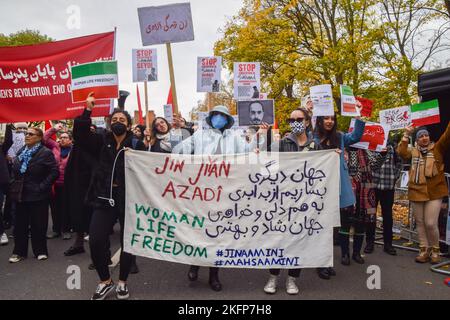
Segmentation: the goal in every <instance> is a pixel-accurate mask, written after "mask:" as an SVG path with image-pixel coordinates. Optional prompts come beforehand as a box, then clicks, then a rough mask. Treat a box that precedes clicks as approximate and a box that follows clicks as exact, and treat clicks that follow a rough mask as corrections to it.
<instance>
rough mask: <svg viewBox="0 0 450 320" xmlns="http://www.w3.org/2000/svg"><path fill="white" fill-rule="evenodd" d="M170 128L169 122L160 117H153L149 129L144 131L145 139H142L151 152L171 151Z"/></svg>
mask: <svg viewBox="0 0 450 320" xmlns="http://www.w3.org/2000/svg"><path fill="white" fill-rule="evenodd" d="M171 129H172V127H171V125H170V124H169V122H168V121H167V120H166V119H164V118H161V117H157V118H155V120H153V122H152V125H151V130H149V129H147V130H146V131H145V136H146V137H147V139H145V140H144V143H145V145H146V146H147V147H148V148H149V149H150V151H151V152H158V153H172V143H171V140H170V130H171Z"/></svg>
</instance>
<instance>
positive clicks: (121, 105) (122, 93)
mask: <svg viewBox="0 0 450 320" xmlns="http://www.w3.org/2000/svg"><path fill="white" fill-rule="evenodd" d="M129 95H130V93H129V92H128V91H122V90H120V91H119V100H118V101H119V104H118V106H119V109H120V110H125V101H126V100H127V98H128V96H129Z"/></svg>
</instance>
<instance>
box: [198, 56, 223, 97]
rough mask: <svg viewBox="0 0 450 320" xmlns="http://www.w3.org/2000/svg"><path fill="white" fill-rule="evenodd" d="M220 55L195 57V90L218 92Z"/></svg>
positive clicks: (220, 70) (220, 66)
mask: <svg viewBox="0 0 450 320" xmlns="http://www.w3.org/2000/svg"><path fill="white" fill-rule="evenodd" d="M221 73H222V57H198V58H197V92H219V91H220V84H221Z"/></svg>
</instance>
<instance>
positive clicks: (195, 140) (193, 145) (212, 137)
mask: <svg viewBox="0 0 450 320" xmlns="http://www.w3.org/2000/svg"><path fill="white" fill-rule="evenodd" d="M206 123H207V124H208V125H209V126H210V127H211V129H207V130H198V131H196V132H195V133H194V134H193V135H192V136H191V137H189V138H187V139H186V140H184V141H183V142H181V143H180V144H178V145H177V146H176V147H175V148H173V150H172V153H175V154H196V155H220V154H238V153H248V152H249V151H253V150H255V149H257V147H258V146H263V145H264V144H265V142H266V141H265V139H264V135H265V134H266V131H267V128H268V127H269V126H268V125H267V124H266V123H264V124H263V125H262V126H261V129H260V131H259V132H258V133H257V135H259V136H260V138H259V139H258V140H259V142H258V143H257V142H256V141H255V140H257V139H253V141H252V142H251V143H248V142H247V141H246V140H245V138H243V137H242V136H241V135H240V134H237V133H235V132H233V131H232V130H230V128H231V127H233V124H234V119H233V117H232V116H231V114H230V112H229V111H228V108H227V107H225V106H216V107H214V108H213V109H212V110H211V112H210V113H209V115H208V117H207V118H206ZM199 269H200V267H198V266H191V267H190V269H189V272H188V278H189V280H190V281H196V280H197V279H198V271H199ZM209 285H210V287H211V289H212V290H214V291H221V290H222V284H221V283H220V280H219V268H209Z"/></svg>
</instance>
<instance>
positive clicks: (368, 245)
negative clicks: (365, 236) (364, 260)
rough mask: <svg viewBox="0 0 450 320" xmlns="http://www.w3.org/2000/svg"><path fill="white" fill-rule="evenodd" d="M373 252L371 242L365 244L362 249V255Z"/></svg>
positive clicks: (373, 247)
mask: <svg viewBox="0 0 450 320" xmlns="http://www.w3.org/2000/svg"><path fill="white" fill-rule="evenodd" d="M374 251H375V244H374V243H373V242H367V243H366V247H365V248H364V253H367V254H371V253H373V252H374Z"/></svg>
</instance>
